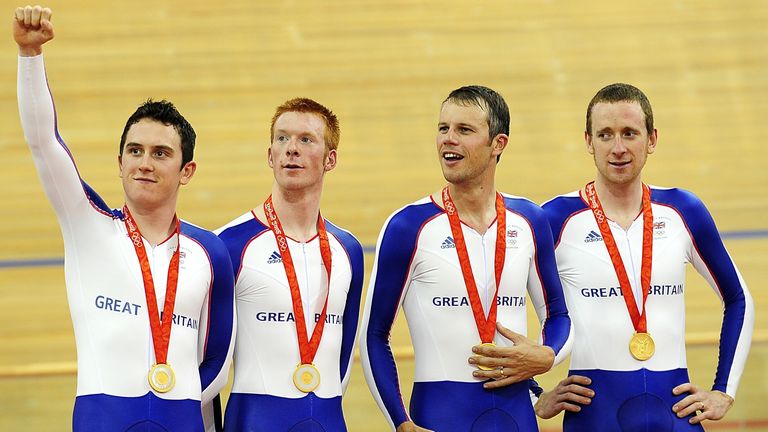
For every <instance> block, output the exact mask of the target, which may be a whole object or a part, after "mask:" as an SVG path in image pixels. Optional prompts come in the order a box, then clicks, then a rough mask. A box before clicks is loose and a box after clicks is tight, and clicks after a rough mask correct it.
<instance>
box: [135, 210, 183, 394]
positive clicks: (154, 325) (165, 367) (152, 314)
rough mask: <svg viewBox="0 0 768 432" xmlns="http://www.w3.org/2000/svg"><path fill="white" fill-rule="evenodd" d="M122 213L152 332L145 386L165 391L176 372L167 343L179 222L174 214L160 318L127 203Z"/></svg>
mask: <svg viewBox="0 0 768 432" xmlns="http://www.w3.org/2000/svg"><path fill="white" fill-rule="evenodd" d="M123 212H124V213H125V220H124V223H125V227H126V229H127V230H128V236H129V237H130V239H131V242H132V243H133V249H134V251H135V252H136V257H137V258H138V259H139V265H140V266H141V277H142V279H143V281H144V295H145V297H146V299H147V315H149V328H150V331H151V332H152V346H153V348H154V350H155V361H156V362H157V363H155V364H154V365H152V367H151V368H150V369H149V373H148V374H147V381H149V386H150V387H152V389H153V390H155V391H156V392H158V393H166V392H169V391H171V390H172V389H173V387H174V386H175V385H176V375H175V374H174V373H173V368H171V365H170V364H168V346H169V345H170V342H171V328H172V323H173V309H174V307H175V305H176V288H177V287H178V282H179V255H180V254H179V248H180V247H181V238H180V236H179V232H180V225H181V224H180V223H179V219H178V218H177V217H174V220H175V222H176V228H175V233H174V235H175V236H176V240H177V242H176V250H175V251H174V253H173V256H172V257H171V262H170V264H169V266H168V279H167V282H166V287H165V305H164V308H163V314H164V316H165V319H163V320H162V321H161V320H160V311H159V310H158V308H157V297H156V294H155V281H154V280H153V279H152V269H151V268H150V266H149V259H148V258H147V251H146V250H145V249H144V241H143V240H142V238H141V233H140V232H139V227H138V226H137V225H136V221H135V220H134V219H133V216H131V212H130V211H129V210H128V206H125V207H123Z"/></svg>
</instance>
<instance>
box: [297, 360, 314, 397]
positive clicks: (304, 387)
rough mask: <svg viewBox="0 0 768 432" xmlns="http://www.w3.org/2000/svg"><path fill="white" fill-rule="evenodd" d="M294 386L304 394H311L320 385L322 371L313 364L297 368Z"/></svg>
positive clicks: (301, 365)
mask: <svg viewBox="0 0 768 432" xmlns="http://www.w3.org/2000/svg"><path fill="white" fill-rule="evenodd" d="M293 385H295V386H296V388H297V389H299V390H301V391H302V392H304V393H309V392H311V391H313V390H314V389H316V388H317V386H319V385H320V371H319V370H317V368H316V367H315V365H313V364H311V363H304V364H300V365H298V366H296V370H295V371H293Z"/></svg>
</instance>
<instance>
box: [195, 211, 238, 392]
mask: <svg viewBox="0 0 768 432" xmlns="http://www.w3.org/2000/svg"><path fill="white" fill-rule="evenodd" d="M184 231H185V233H188V234H189V235H191V236H192V237H194V238H195V239H196V240H197V241H198V242H200V244H201V245H202V246H203V247H204V248H205V250H206V251H207V252H208V256H209V259H210V262H211V273H212V275H211V278H212V280H211V289H210V293H209V300H208V329H207V330H208V332H207V338H206V340H205V349H204V352H203V361H202V362H201V363H200V367H199V370H200V384H201V388H202V403H203V404H205V403H207V402H208V401H210V400H211V399H213V397H215V396H216V395H217V394H218V393H219V391H220V390H221V389H222V388H223V387H224V385H226V383H227V379H228V377H229V365H230V362H231V359H232V349H233V347H234V340H235V326H236V323H235V319H236V317H235V295H234V285H235V281H234V276H233V274H232V262H231V261H230V259H229V254H228V253H227V249H226V247H225V246H224V243H223V242H222V241H221V239H219V238H218V237H216V235H214V234H213V233H211V232H208V231H205V230H202V229H200V228H197V227H194V226H191V225H186V224H185V226H184Z"/></svg>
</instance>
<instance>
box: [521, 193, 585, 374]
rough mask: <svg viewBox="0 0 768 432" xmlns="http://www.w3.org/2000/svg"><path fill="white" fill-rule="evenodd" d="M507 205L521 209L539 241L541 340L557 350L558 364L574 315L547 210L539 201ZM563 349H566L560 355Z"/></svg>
mask: <svg viewBox="0 0 768 432" xmlns="http://www.w3.org/2000/svg"><path fill="white" fill-rule="evenodd" d="M506 201H507V207H508V208H510V210H512V211H515V212H518V213H519V214H522V215H523V217H525V218H526V219H527V220H528V222H529V223H530V224H531V229H532V230H533V236H534V240H535V244H536V255H535V257H534V259H535V266H536V273H537V274H538V277H539V280H540V282H541V289H542V291H543V294H544V299H543V300H544V305H545V308H546V315H545V318H544V320H543V328H542V339H543V340H542V343H543V344H544V345H546V346H548V347H550V348H552V350H553V351H554V352H555V356H556V359H555V364H557V363H559V362H560V361H562V360H563V359H564V358H565V356H566V355H567V354H568V351H569V348H568V347H570V344H569V343H568V342H569V336H570V334H571V318H570V317H569V316H568V308H567V307H566V304H565V295H564V294H563V286H562V285H561V283H560V275H559V273H558V271H557V261H556V260H555V246H554V243H553V241H552V230H551V228H550V226H549V222H548V220H547V218H546V216H545V214H544V211H543V210H542V209H541V208H540V207H539V206H537V205H536V204H534V203H532V202H530V201H527V200H521V199H515V200H512V199H509V198H507V199H506ZM563 348H566V349H565V351H564V352H563V353H562V355H560V353H561V351H563Z"/></svg>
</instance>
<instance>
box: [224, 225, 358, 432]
mask: <svg viewBox="0 0 768 432" xmlns="http://www.w3.org/2000/svg"><path fill="white" fill-rule="evenodd" d="M325 224H326V229H327V231H328V241H329V244H330V248H331V257H332V264H331V282H330V285H329V284H328V277H327V274H326V271H325V266H324V265H323V260H322V257H321V254H320V245H319V237H317V236H315V237H314V238H312V239H310V240H309V241H307V242H306V243H301V242H297V241H294V240H293V239H290V238H287V241H288V247H289V249H290V252H291V257H292V258H293V264H294V268H295V270H296V276H297V280H298V285H299V292H300V294H301V302H302V306H303V308H304V317H305V321H306V322H305V323H303V324H304V325H306V329H307V334H308V336H311V334H312V331H313V330H314V328H315V325H316V323H317V321H318V320H319V318H320V315H321V312H322V309H323V304H324V301H325V296H326V293H328V292H329V291H328V289H330V293H329V295H328V309H327V315H326V318H325V327H324V329H323V334H322V338H321V340H320V345H319V348H318V350H317V354H316V355H315V358H314V361H313V363H314V365H315V366H316V367H317V369H318V370H319V371H320V385H319V386H318V387H317V388H316V389H315V390H314V391H312V392H310V393H303V392H301V391H300V390H298V389H297V388H296V386H295V385H294V383H293V373H294V370H295V369H296V367H297V366H298V365H299V364H300V363H301V358H300V353H299V345H298V341H297V335H296V321H295V317H294V313H293V304H292V300H291V291H290V287H289V285H288V277H287V276H286V273H285V268H284V267H283V263H282V257H281V256H280V253H279V249H278V247H277V242H276V240H275V235H274V233H273V232H272V231H271V230H270V229H269V227H268V225H267V223H266V221H261V220H259V219H258V218H257V217H256V216H255V215H254V213H253V212H248V213H246V214H244V215H242V216H240V217H239V218H237V219H235V220H234V221H232V222H230V223H229V224H227V225H225V226H224V227H222V228H220V229H219V230H217V233H218V234H219V237H220V238H221V239H222V240H224V243H225V244H226V245H227V248H228V249H229V253H230V256H231V258H232V265H233V268H234V271H235V275H236V282H235V291H236V299H237V309H238V338H237V342H236V344H235V359H234V365H235V372H234V383H233V386H232V393H231V395H230V397H229V401H228V403H227V408H226V414H225V416H224V429H225V430H227V431H270V432H271V431H289V430H290V431H296V432H300V431H328V432H331V431H333V432H335V431H345V430H346V426H345V423H344V416H343V414H342V409H341V397H342V395H343V393H344V390H345V388H346V386H347V383H348V381H349V374H350V370H351V366H352V359H353V356H352V349H353V347H354V344H355V336H356V332H357V321H358V316H359V309H360V296H361V293H362V286H363V271H364V269H363V249H362V247H361V246H360V243H359V242H358V241H357V239H356V238H355V237H353V236H352V234H350V233H349V232H347V231H344V230H342V229H340V228H338V227H336V226H334V225H333V224H331V223H330V222H328V221H327V220H326V222H325ZM328 287H329V288H328Z"/></svg>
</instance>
